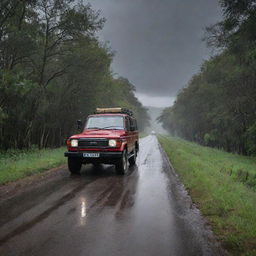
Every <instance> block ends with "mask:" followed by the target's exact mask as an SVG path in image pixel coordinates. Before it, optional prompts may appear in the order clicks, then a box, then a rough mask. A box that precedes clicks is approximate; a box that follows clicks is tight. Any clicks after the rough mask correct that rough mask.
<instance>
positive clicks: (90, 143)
mask: <svg viewBox="0 0 256 256" xmlns="http://www.w3.org/2000/svg"><path fill="white" fill-rule="evenodd" d="M78 146H79V147H80V148H107V147H108V140H107V139H79V141H78Z"/></svg>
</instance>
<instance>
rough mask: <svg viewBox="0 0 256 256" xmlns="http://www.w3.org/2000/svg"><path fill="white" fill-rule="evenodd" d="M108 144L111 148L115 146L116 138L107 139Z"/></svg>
mask: <svg viewBox="0 0 256 256" xmlns="http://www.w3.org/2000/svg"><path fill="white" fill-rule="evenodd" d="M108 145H109V146H110V147H113V148H114V147H116V140H109V141H108Z"/></svg>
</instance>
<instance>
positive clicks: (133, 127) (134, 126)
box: [130, 118, 136, 131]
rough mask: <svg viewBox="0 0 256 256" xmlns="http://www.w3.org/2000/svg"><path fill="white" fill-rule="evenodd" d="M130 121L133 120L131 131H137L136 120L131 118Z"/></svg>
mask: <svg viewBox="0 0 256 256" xmlns="http://www.w3.org/2000/svg"><path fill="white" fill-rule="evenodd" d="M130 120H131V131H135V130H136V124H135V120H134V119H133V118H130Z"/></svg>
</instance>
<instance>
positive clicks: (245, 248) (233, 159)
mask: <svg viewBox="0 0 256 256" xmlns="http://www.w3.org/2000/svg"><path fill="white" fill-rule="evenodd" d="M158 139H159V142H160V143H161V145H162V146H163V148H164V150H165V151H166V153H167V155H168V157H169V158H170V160H171V162H172V164H173V166H174V168H175V170H176V172H177V173H178V174H179V175H180V178H181V180H182V182H183V184H184V185H185V186H186V188H187V189H188V191H189V193H190V195H191V197H192V200H193V201H194V202H195V203H196V204H197V205H198V207H199V208H200V210H201V212H202V214H203V215H204V216H206V217H207V219H208V220H209V222H210V224H211V226H212V229H213V231H214V233H215V234H216V236H217V238H218V239H219V240H220V241H221V243H222V245H223V247H224V248H226V249H227V250H228V251H229V252H230V253H231V254H232V255H246V256H249V255H256V189H255V188H256V185H255V186H254V185H253V184H254V183H253V179H254V177H256V158H253V157H245V156H239V155H236V154H230V153H227V152H223V151H220V150H216V149H212V148H208V147H203V146H200V145H197V144H195V143H191V142H188V141H185V140H182V139H179V138H173V137H169V136H168V137H167V136H158ZM242 171H243V173H246V175H245V177H247V179H245V178H244V179H241V177H240V175H241V173H242ZM250 177H251V178H250ZM249 180H251V182H249V183H248V181H249Z"/></svg>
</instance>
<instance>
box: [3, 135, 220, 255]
mask: <svg viewBox="0 0 256 256" xmlns="http://www.w3.org/2000/svg"><path fill="white" fill-rule="evenodd" d="M0 207H1V208H0V210H1V212H0V217H1V219H0V255H5V256H8V255H15V256H16V255H26V256H30V255H37V256H40V255H48V256H51V255H62V256H63V255H72V256H78V255H79V256H80V255H93V256H97V255H124V256H125V255H133V256H136V255H140V256H143V255H145V256H146V255H147V256H150V255H154V256H155V255H160V256H161V255H168V256H170V255H171V256H172V255H173V256H175V255H177V256H178V255H182V256H183V255H188V256H189V255H196V256H199V255H220V252H219V251H218V248H217V247H216V246H215V244H214V241H213V240H212V235H211V232H210V231H209V230H208V229H207V227H206V225H205V224H204V221H202V219H201V217H200V215H199V213H198V211H197V209H195V208H194V207H193V205H192V204H191V200H190V198H189V197H188V196H187V194H186V191H185V190H184V188H183V186H182V185H181V184H180V183H179V181H178V178H177V176H176V174H175V173H174V171H173V170H172V169H171V168H170V166H169V163H168V161H167V160H166V157H165V155H164V153H163V152H162V150H161V148H160V146H159V144H158V142H157V139H156V137H155V136H148V137H146V138H144V139H141V141H140V153H139V156H138V159H137V166H136V167H133V168H130V169H129V173H128V174H127V175H125V176H117V175H116V174H115V172H114V168H113V167H112V166H102V167H100V168H99V169H96V168H94V167H92V166H91V165H88V166H86V167H84V169H83V171H82V175H81V176H79V177H74V176H71V175H69V173H68V171H67V170H63V172H62V174H61V175H59V177H57V178H55V179H54V180H49V181H47V182H45V183H44V184H41V185H40V186H38V187H36V188H33V189H31V191H26V193H25V192H24V193H23V194H21V195H19V196H16V197H14V198H11V199H9V200H7V201H5V202H3V203H2V204H0Z"/></svg>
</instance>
